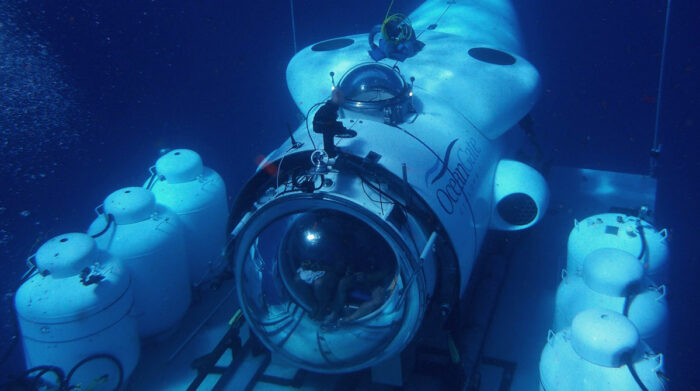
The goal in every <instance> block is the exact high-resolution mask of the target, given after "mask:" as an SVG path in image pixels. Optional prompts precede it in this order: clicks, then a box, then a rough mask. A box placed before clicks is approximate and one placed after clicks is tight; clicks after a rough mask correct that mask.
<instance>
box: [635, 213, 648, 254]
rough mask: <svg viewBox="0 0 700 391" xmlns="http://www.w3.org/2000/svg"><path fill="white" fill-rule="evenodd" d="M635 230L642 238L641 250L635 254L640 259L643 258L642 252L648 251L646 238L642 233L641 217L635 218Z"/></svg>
mask: <svg viewBox="0 0 700 391" xmlns="http://www.w3.org/2000/svg"><path fill="white" fill-rule="evenodd" d="M637 232H639V237H640V239H641V240H642V251H641V252H640V253H639V256H637V259H639V260H640V261H641V260H642V258H644V254H645V253H646V252H647V251H648V249H649V248H648V245H647V238H646V236H645V235H644V226H643V225H642V219H637Z"/></svg>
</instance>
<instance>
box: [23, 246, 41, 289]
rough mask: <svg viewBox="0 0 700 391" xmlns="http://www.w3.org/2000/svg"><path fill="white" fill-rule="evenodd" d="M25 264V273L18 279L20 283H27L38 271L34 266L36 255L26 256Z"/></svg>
mask: <svg viewBox="0 0 700 391" xmlns="http://www.w3.org/2000/svg"><path fill="white" fill-rule="evenodd" d="M25 262H26V264H27V271H26V272H24V274H23V275H22V278H21V279H20V281H22V282H24V281H27V280H28V279H29V278H30V277H31V276H32V275H34V272H35V271H36V270H38V268H37V266H36V253H34V254H32V255H30V256H28V257H27V259H26V261H25Z"/></svg>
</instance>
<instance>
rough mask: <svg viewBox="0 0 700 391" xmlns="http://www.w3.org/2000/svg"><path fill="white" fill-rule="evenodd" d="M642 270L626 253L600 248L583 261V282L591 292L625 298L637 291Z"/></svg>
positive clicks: (640, 264)
mask: <svg viewBox="0 0 700 391" xmlns="http://www.w3.org/2000/svg"><path fill="white" fill-rule="evenodd" d="M643 277H644V268H643V267H642V263H641V262H639V260H638V259H637V258H636V257H635V256H634V255H632V254H630V253H628V252H627V251H624V250H620V249H616V248H601V249H598V250H595V251H593V252H591V253H590V254H589V255H588V256H587V257H586V258H585V260H584V261H583V280H584V282H585V283H586V285H587V286H588V287H589V288H591V289H592V290H594V291H596V292H598V293H601V294H603V295H608V296H617V297H622V296H627V295H629V294H632V293H634V292H636V291H638V289H639V287H640V285H641V283H642V278H643Z"/></svg>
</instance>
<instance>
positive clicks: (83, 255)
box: [15, 233, 140, 389]
mask: <svg viewBox="0 0 700 391" xmlns="http://www.w3.org/2000/svg"><path fill="white" fill-rule="evenodd" d="M36 266H37V269H38V271H39V272H38V273H37V274H35V275H34V276H33V277H31V278H29V279H28V280H27V281H26V282H25V283H24V284H22V286H21V287H20V288H19V289H18V290H17V294H16V295H15V307H16V308H17V320H18V323H19V327H20V330H21V333H22V342H23V345H24V355H25V360H26V364H27V367H28V368H34V367H36V366H39V365H51V366H57V367H59V368H61V369H62V370H63V372H64V374H65V375H68V374H69V373H70V372H71V370H72V369H73V368H75V367H76V366H77V369H76V370H75V372H74V375H73V376H72V377H71V379H70V385H71V386H72V385H77V384H82V385H83V388H85V386H87V385H89V384H92V383H93V381H95V380H96V379H100V378H102V376H104V375H107V378H106V382H107V383H106V385H102V387H105V388H104V389H116V387H117V385H118V384H119V377H120V376H119V366H121V368H122V370H123V374H122V383H125V382H126V379H128V377H129V376H130V375H131V373H132V372H133V370H134V368H135V367H136V363H137V362H138V357H139V352H140V346H139V335H138V328H137V324H136V320H135V319H134V318H133V317H132V316H130V311H131V310H132V306H133V304H134V298H133V294H132V281H131V278H130V276H129V273H128V272H127V271H126V270H124V269H123V266H122V265H121V263H120V262H119V261H117V260H116V259H115V258H113V257H111V256H110V255H109V254H107V253H105V252H104V251H101V250H99V249H98V248H97V246H96V244H95V241H94V240H93V239H92V238H91V237H89V236H88V235H85V234H82V233H72V234H65V235H60V236H57V237H55V238H53V239H51V240H49V241H48V242H46V243H45V244H44V245H42V246H41V247H40V248H39V251H38V252H37V253H36ZM96 355H101V356H100V357H97V356H96ZM104 355H109V356H111V357H112V358H113V359H112V358H105V356H104ZM114 360H116V361H117V362H118V363H116V362H115V361H114ZM81 361H82V362H83V364H80V365H79V363H81Z"/></svg>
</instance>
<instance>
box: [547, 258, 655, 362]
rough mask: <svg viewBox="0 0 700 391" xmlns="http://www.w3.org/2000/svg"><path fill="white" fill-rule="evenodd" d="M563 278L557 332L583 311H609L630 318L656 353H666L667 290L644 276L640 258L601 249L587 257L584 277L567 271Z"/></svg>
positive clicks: (555, 319) (555, 327) (555, 329)
mask: <svg viewBox="0 0 700 391" xmlns="http://www.w3.org/2000/svg"><path fill="white" fill-rule="evenodd" d="M562 277H563V279H562V282H561V283H560V284H559V288H558V289H557V294H556V299H555V312H554V325H553V330H554V331H561V330H563V329H564V328H566V327H568V326H570V325H571V322H572V320H573V319H574V317H575V316H576V315H577V314H579V313H580V312H583V311H585V310H588V309H591V308H605V309H609V310H613V311H616V312H619V313H622V314H624V315H626V316H627V317H628V318H629V319H630V320H631V321H632V323H633V324H634V325H635V326H636V327H637V330H638V331H639V334H640V336H641V338H642V339H643V340H644V341H646V342H647V343H648V344H649V345H650V346H651V347H652V348H653V349H654V350H659V351H661V350H664V348H665V340H666V335H665V334H666V323H667V319H668V305H667V303H666V298H665V296H666V288H665V286H663V285H662V286H661V287H657V286H654V285H653V283H652V282H651V281H649V279H648V278H645V277H644V270H643V267H642V264H641V263H640V262H639V261H638V260H637V257H635V256H634V255H632V254H630V253H628V252H626V251H622V250H618V249H609V248H603V249H598V250H595V251H593V252H592V253H590V254H589V255H588V256H587V257H586V259H585V261H584V265H583V277H580V276H577V275H572V274H569V273H567V272H566V269H565V270H564V271H562Z"/></svg>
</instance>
